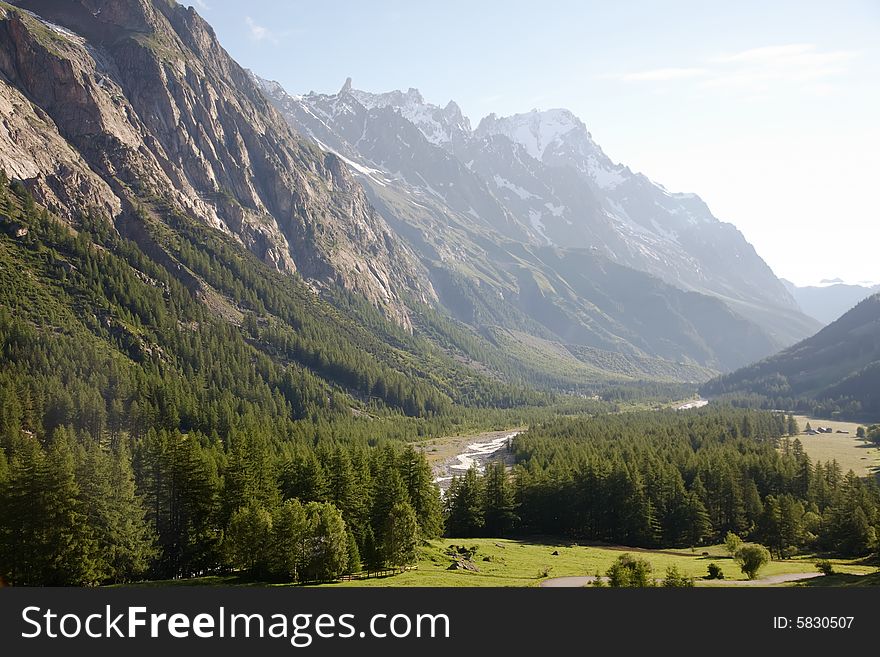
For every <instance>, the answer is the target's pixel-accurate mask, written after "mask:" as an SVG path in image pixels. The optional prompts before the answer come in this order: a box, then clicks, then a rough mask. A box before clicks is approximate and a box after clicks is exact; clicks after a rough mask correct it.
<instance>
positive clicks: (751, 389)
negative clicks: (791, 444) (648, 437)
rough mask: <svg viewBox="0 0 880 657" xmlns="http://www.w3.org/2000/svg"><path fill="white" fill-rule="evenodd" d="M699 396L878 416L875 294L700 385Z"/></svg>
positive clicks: (878, 305)
mask: <svg viewBox="0 0 880 657" xmlns="http://www.w3.org/2000/svg"><path fill="white" fill-rule="evenodd" d="M702 392H703V394H705V395H712V396H716V395H758V396H760V397H764V398H765V399H767V400H769V401H770V404H771V405H772V406H773V407H774V408H794V407H795V406H796V405H797V404H798V402H800V403H801V407H804V408H807V409H811V410H812V409H816V408H819V409H823V410H825V411H826V412H827V411H829V410H842V411H845V412H848V413H851V414H854V415H861V416H865V417H868V418H869V419H876V418H877V417H878V416H880V294H874V295H873V296H870V297H868V298H867V299H864V300H863V301H861V302H860V303H859V304H858V305H856V306H855V307H854V308H853V309H852V310H850V311H849V312H847V313H846V314H844V315H843V316H842V317H840V318H839V319H837V320H836V321H834V322H832V323H831V324H829V325H828V326H826V327H825V328H824V329H822V330H821V331H819V332H818V333H817V334H816V335H814V336H813V337H811V338H808V339H806V340H803V341H802V342H799V343H798V344H796V345H794V346H792V347H789V348H788V349H786V350H784V351H782V352H781V353H779V354H777V355H775V356H772V357H770V358H767V359H765V360H762V361H760V362H757V363H755V364H753V365H750V366H748V367H745V368H742V369H740V370H737V371H736V372H733V373H730V374H727V375H724V376H721V377H719V378H716V379H713V380H712V381H710V382H708V383H706V384H705V385H704V386H703V389H702Z"/></svg>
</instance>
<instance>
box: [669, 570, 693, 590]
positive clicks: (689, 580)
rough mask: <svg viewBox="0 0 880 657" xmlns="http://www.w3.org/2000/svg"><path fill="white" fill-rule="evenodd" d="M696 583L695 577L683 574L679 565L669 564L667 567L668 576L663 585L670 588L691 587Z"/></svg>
mask: <svg viewBox="0 0 880 657" xmlns="http://www.w3.org/2000/svg"><path fill="white" fill-rule="evenodd" d="M693 585H694V578H693V577H687V576H685V575H683V574H682V573H681V572H680V571H679V570H678V567H677V566H669V568H667V569H666V577H665V578H664V579H663V586H665V587H668V588H689V587H692V586H693Z"/></svg>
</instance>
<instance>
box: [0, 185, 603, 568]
mask: <svg viewBox="0 0 880 657" xmlns="http://www.w3.org/2000/svg"><path fill="white" fill-rule="evenodd" d="M141 211H142V212H143V213H144V216H145V218H144V226H145V227H146V230H147V231H148V235H147V236H148V237H149V239H150V240H152V242H153V243H154V244H155V250H154V257H151V256H150V255H148V254H147V253H146V252H144V250H142V249H141V248H139V247H138V246H137V245H135V244H134V243H133V242H130V241H127V240H125V239H123V238H121V237H120V236H119V235H118V233H116V232H115V231H114V230H113V229H112V227H111V226H110V225H109V224H107V223H106V222H104V221H101V220H99V219H93V218H89V217H83V219H82V221H81V223H80V225H79V226H78V227H77V228H76V229H74V228H72V227H70V226H69V225H68V224H66V223H64V222H62V221H60V220H59V219H58V218H56V217H53V216H52V215H51V214H50V213H49V212H47V211H46V210H45V209H44V208H40V207H38V206H37V205H36V204H35V203H34V200H33V199H32V197H31V196H30V194H29V193H28V192H27V190H26V189H25V188H24V187H23V186H22V185H20V184H17V183H16V184H13V185H9V183H8V180H7V179H6V177H5V175H4V174H2V173H0V214H2V217H3V226H2V228H3V231H2V234H0V364H2V368H0V409H2V413H0V576H2V577H3V578H5V579H7V580H8V581H11V582H13V583H30V584H40V583H43V584H46V583H56V584H64V583H70V584H92V583H102V582H110V581H127V580H131V579H133V578H138V577H143V576H162V577H180V576H189V575H194V574H197V573H201V572H208V571H216V570H218V569H221V570H222V569H223V568H232V567H236V568H245V569H249V570H254V571H255V572H256V571H259V572H260V573H263V574H271V575H273V576H279V577H286V578H288V579H290V578H293V579H307V578H325V577H328V576H335V575H336V574H339V573H340V572H342V570H340V568H354V567H356V566H355V565H354V564H355V562H356V559H355V556H357V555H360V558H361V559H362V560H363V561H364V563H366V564H367V565H369V566H371V567H380V566H382V565H384V564H389V563H392V562H393V558H395V557H390V556H388V555H389V554H392V553H393V551H394V550H396V549H397V548H396V547H394V548H393V550H392V548H391V547H388V546H385V547H383V545H384V544H383V540H384V538H383V537H384V535H385V534H384V532H385V531H386V524H387V523H388V522H391V521H390V520H389V517H390V516H389V514H391V513H392V511H393V512H394V514H395V515H394V517H395V518H398V517H401V518H403V520H401V522H404V521H405V522H406V523H409V524H408V525H407V526H409V527H411V526H412V523H411V522H410V520H412V519H413V518H415V521H416V522H417V523H418V527H419V531H420V532H421V534H419V535H420V536H422V537H429V536H432V535H435V534H436V533H437V532H438V531H439V528H440V525H439V524H438V519H437V507H438V504H439V498H438V492H437V489H436V487H435V486H434V485H433V484H432V481H431V477H430V470H429V469H428V468H427V465H426V463H425V461H424V458H423V457H422V456H421V455H417V454H415V453H414V452H412V451H409V452H407V453H406V454H405V455H401V454H402V453H401V450H400V447H399V445H400V443H397V442H396V441H395V439H411V438H415V437H417V436H419V435H437V434H441V433H446V432H454V431H456V430H459V429H461V428H463V427H467V426H471V425H472V424H475V423H491V422H493V421H501V422H521V421H523V420H524V419H526V418H528V417H529V414H530V413H541V412H544V411H541V406H542V405H546V404H547V403H548V402H549V401H550V397H549V396H548V395H546V394H542V393H537V392H530V391H527V390H526V389H524V388H518V387H513V386H510V385H507V384H503V383H500V382H498V381H496V380H493V379H491V378H490V377H487V376H485V375H482V374H478V373H477V372H475V371H474V370H472V369H470V368H468V367H466V366H463V365H461V364H459V363H457V362H456V361H454V360H453V359H451V358H449V357H448V356H446V355H445V353H444V352H441V351H440V350H438V349H436V348H433V347H431V346H430V345H429V343H427V342H426V341H424V340H418V339H416V338H413V337H412V336H410V335H409V334H407V333H406V332H405V331H403V330H401V329H400V328H399V327H397V326H396V325H394V324H392V323H389V322H388V321H387V320H385V319H384V318H383V317H382V316H381V315H379V314H377V313H375V312H373V313H372V314H370V311H369V310H368V309H364V308H360V309H359V306H356V305H355V301H354V300H353V299H351V298H346V297H341V298H340V301H339V303H340V306H343V305H344V306H345V307H346V309H347V310H346V312H345V313H343V312H340V311H339V310H338V308H336V307H334V306H332V305H330V304H328V303H326V302H324V301H321V300H320V299H319V298H318V297H317V296H316V295H315V294H314V293H313V292H311V291H310V290H309V289H308V288H307V287H306V286H305V285H304V284H303V283H302V282H301V281H300V280H299V279H297V278H295V277H290V276H287V275H284V274H280V273H278V272H274V271H272V270H271V269H270V268H268V267H266V266H265V265H264V264H262V263H260V262H258V261H257V260H256V259H255V258H254V256H252V255H251V254H249V253H248V252H247V251H245V250H244V249H242V248H241V247H240V246H238V245H236V244H235V243H234V242H233V241H232V240H229V239H228V238H225V237H223V236H222V235H219V234H218V233H216V232H212V231H209V230H208V229H203V228H200V227H198V226H195V225H192V224H190V223H188V222H186V220H185V219H183V218H181V217H177V216H175V215H172V214H169V217H171V218H173V221H170V222H168V223H162V224H159V223H157V222H151V221H150V220H149V219H148V218H146V215H147V212H146V210H143V209H142V210H141ZM160 244H161V245H162V246H160ZM359 313H360V314H359ZM360 316H363V319H362V320H358V319H357V318H358V317H360ZM435 323H436V324H437V326H438V327H442V323H441V322H440V320H439V319H438V320H436V322H435ZM437 330H438V331H440V330H441V329H440V328H438V329H437ZM441 334H442V333H441ZM380 336H381V339H380ZM529 404H537V405H538V406H528V405H529ZM590 405H592V406H598V404H597V403H596V402H589V401H586V400H585V401H583V402H581V404H580V408H581V409H585V408H589V407H590ZM514 407H515V408H514ZM505 408H509V409H511V410H510V411H509V412H510V413H511V415H510V416H508V417H505V416H504V414H505V412H506V411H505V410H504V409H505ZM376 445H390V446H388V447H387V448H383V449H382V450H376V449H372V447H373V446H376ZM395 445H397V446H395ZM401 459H402V460H401ZM331 462H332V464H331ZM322 464H323V465H322ZM325 469H326V476H325ZM398 470H400V477H401V479H398V478H396V476H395V475H394V474H392V471H393V472H397V471H398ZM346 473H348V474H346ZM340 477H342V478H344V479H345V481H339V478H340ZM401 482H403V488H401ZM353 491H356V493H355V492H353ZM402 491H405V492H402ZM294 499H296V500H297V501H296V502H294V501H292V500H294ZM310 501H311V502H316V503H319V502H320V503H328V504H332V506H314V505H313V506H308V503H309V502H310ZM297 505H300V506H297ZM302 505H305V506H302ZM377 505H378V506H377ZM407 505H409V506H407ZM300 507H302V508H300ZM355 507H356V508H355ZM410 507H411V508H410ZM242 509H243V510H242ZM239 511H240V513H239ZM236 514H238V515H236ZM247 514H255V515H251V516H249V515H247ZM279 514H280V515H279ZM413 514H414V515H413ZM248 518H250V520H248ZM255 518H256V519H257V520H259V521H260V522H264V525H265V526H263V529H264V530H266V531H268V527H269V526H270V525H271V526H273V527H274V526H276V525H278V523H281V525H282V526H283V525H284V523H288V524H290V523H293V525H292V526H294V528H293V529H289V531H291V532H294V529H296V528H298V529H296V531H297V532H300V533H299V534H296V533H295V532H294V534H290V535H288V534H285V536H283V537H282V536H278V537H276V538H277V541H292V540H294V538H291V536H294V537H295V536H301V535H304V534H302V532H306V533H308V532H331V533H332V532H333V531H335V532H336V534H335V536H336V538H335V539H334V540H337V539H338V540H339V541H342V544H343V547H344V548H345V550H344V552H345V555H348V556H346V557H345V559H342V557H339V558H338V559H337V557H338V556H339V555H337V557H333V559H336V561H333V560H332V559H331V560H330V561H327V560H326V559H325V558H324V557H322V556H314V555H312V556H310V557H309V556H303V557H302V560H305V561H303V562H302V563H299V562H298V563H297V564H296V565H295V567H294V566H293V565H289V564H288V566H285V568H287V570H283V569H282V570H279V568H280V566H278V565H277V564H275V565H273V564H274V562H272V563H270V561H271V560H270V558H269V557H268V556H266V557H265V558H264V559H263V560H262V561H261V562H260V563H259V564H255V563H251V562H247V563H244V562H243V561H241V559H240V558H239V557H236V556H235V555H239V556H241V555H243V554H251V555H252V554H253V551H252V550H250V549H245V548H241V547H240V546H239V543H237V542H236V541H239V540H252V539H253V535H252V534H251V533H249V532H250V529H253V523H254V522H257V520H255ZM272 518H275V519H276V520H277V522H276V523H275V524H271V523H272V520H271V519H272ZM395 522H396V520H395ZM242 524H243V525H242ZM242 526H244V527H248V528H250V529H248V530H247V531H245V529H242V528H241V527H242ZM334 528H335V529H334ZM279 531H280V530H279ZM285 531H287V530H285ZM242 533H244V535H245V536H244V537H241V538H236V536H239V535H241V534H242ZM264 539H265V537H264ZM275 540H276V539H272V541H275ZM272 541H269V540H268V539H265V540H263V539H260V541H259V543H260V544H261V545H263V544H266V545H270V544H272ZM237 546H238V547H237ZM340 549H342V548H340ZM383 550H392V552H385V551H383ZM340 554H341V553H340ZM327 559H329V557H327ZM389 560H392V561H389ZM337 562H338V563H339V564H341V565H338V567H337V566H332V564H333V563H337ZM309 564H311V565H309ZM316 564H323V565H321V566H320V568H330V570H320V568H319V566H318V565H316ZM327 564H331V565H327ZM346 564H350V565H346ZM291 569H292V570H291ZM316 569H318V570H316Z"/></svg>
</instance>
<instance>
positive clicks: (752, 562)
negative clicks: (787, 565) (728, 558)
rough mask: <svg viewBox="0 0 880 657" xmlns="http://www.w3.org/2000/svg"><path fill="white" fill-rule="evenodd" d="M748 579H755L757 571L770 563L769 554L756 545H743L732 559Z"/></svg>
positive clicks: (763, 548) (762, 547)
mask: <svg viewBox="0 0 880 657" xmlns="http://www.w3.org/2000/svg"><path fill="white" fill-rule="evenodd" d="M733 558H734V559H736V562H737V563H738V564H739V567H740V569H741V570H742V571H743V573H744V574H745V576H746V577H748V578H749V579H755V577H757V576H758V571H759V570H761V568H762V567H763V566H764V565H765V564H767V563H769V562H770V552H768V551H767V548H765V547H764V546H763V545H759V544H758V543H743V545H742V546H740V548H739V549H738V550H737V551H736V554H735V555H734V557H733Z"/></svg>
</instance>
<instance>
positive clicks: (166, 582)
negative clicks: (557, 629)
mask: <svg viewBox="0 0 880 657" xmlns="http://www.w3.org/2000/svg"><path fill="white" fill-rule="evenodd" d="M199 11H207V10H205V9H204V8H202V7H201V4H200V5H199V10H197V8H195V7H186V6H183V5H181V4H178V3H177V2H174V1H173V0H122V1H116V0H112V1H111V0H64V1H63V2H62V1H61V0H15V1H12V2H0V585H6V584H9V585H12V586H71V587H73V586H77V587H104V586H115V585H125V584H131V583H135V582H137V583H143V584H155V585H159V586H172V585H253V584H258V585H263V586H269V585H272V586H274V585H278V586H281V585H301V586H313V585H325V586H333V587H339V588H343V587H347V586H451V587H460V586H529V587H532V586H538V585H540V584H541V583H543V582H547V581H551V580H554V579H556V578H568V577H574V578H589V577H596V576H598V577H605V576H606V574H607V573H609V572H610V573H614V572H618V573H619V572H620V571H621V569H623V571H624V574H626V571H627V569H628V570H629V571H632V572H636V571H638V570H639V569H641V571H642V572H641V574H642V575H644V577H642V579H641V580H639V582H641V583H638V582H636V583H635V584H632V582H635V581H636V580H627V579H626V577H629V575H626V577H624V578H623V579H621V580H619V581H618V580H615V585H621V586H629V585H634V586H640V585H646V586H649V585H652V584H654V582H655V580H658V579H660V580H664V584H663V585H664V586H667V585H668V586H682V585H684V586H689V585H690V584H691V581H690V578H694V582H693V583H694V584H695V585H697V586H710V585H715V584H719V585H721V586H746V585H749V586H751V585H758V586H761V585H777V584H779V585H783V584H784V585H797V584H798V582H797V581H796V580H799V579H804V582H803V585H807V582H806V578H807V575H810V576H812V575H814V574H815V573H816V572H818V571H817V566H816V562H817V561H826V560H827V561H828V563H827V564H824V566H823V567H824V568H825V570H826V571H828V572H831V571H834V573H835V574H829V575H823V576H822V577H816V578H815V579H811V580H810V581H809V585H810V586H813V585H822V582H827V583H839V584H840V585H844V584H845V585H850V584H852V585H864V584H871V583H876V571H877V558H878V555H880V486H878V481H877V477H876V476H872V475H877V473H878V469H880V450H878V448H876V447H874V446H870V447H869V446H866V445H864V444H863V443H862V442H861V441H859V440H857V439H856V438H855V429H856V427H857V426H858V425H857V424H854V423H855V422H861V423H862V425H864V424H866V423H868V421H869V420H875V419H877V418H880V396H878V395H880V392H878V391H880V294H874V295H873V296H868V297H867V298H865V299H863V300H861V301H860V302H859V303H858V304H857V305H855V306H854V307H852V308H851V309H849V310H848V311H846V312H845V313H844V314H843V315H842V316H840V317H838V318H837V319H836V320H835V321H833V322H831V323H830V324H828V325H827V326H825V327H824V328H823V327H822V322H821V321H820V320H819V319H816V318H815V317H813V316H810V315H808V314H807V313H805V312H804V309H802V308H801V307H800V306H799V305H798V302H797V301H796V299H795V297H794V296H793V294H794V293H798V294H800V293H799V292H798V291H797V290H792V289H791V288H790V287H787V286H786V285H785V283H784V282H783V281H781V280H780V279H779V278H778V277H777V276H776V274H774V272H773V270H772V269H771V268H770V266H769V265H768V264H767V262H765V260H764V259H763V258H762V257H761V255H759V253H758V252H757V251H756V249H755V248H754V246H753V245H752V244H751V243H750V242H749V241H748V240H747V239H746V236H745V235H744V234H743V233H742V232H741V231H740V230H739V229H738V228H736V227H735V226H734V225H733V224H731V223H728V222H726V221H722V220H720V219H719V218H718V217H716V216H715V214H713V211H712V210H711V209H710V208H709V206H708V205H707V204H706V203H705V202H704V201H703V200H702V199H701V198H700V197H699V196H698V195H697V194H695V193H690V192H675V191H670V190H667V189H666V188H665V187H663V186H662V185H660V184H659V183H657V182H655V181H653V180H652V179H650V178H648V177H647V176H646V175H644V174H642V173H639V172H637V171H633V170H632V169H630V167H629V166H628V165H627V164H625V163H622V162H617V161H615V160H613V159H612V158H611V157H610V156H609V155H608V154H606V153H605V151H604V150H603V148H602V147H601V146H600V145H599V144H598V143H597V141H596V140H594V138H593V135H592V133H591V132H590V131H589V130H588V127H587V123H585V121H584V120H582V118H580V117H579V116H577V115H576V114H575V113H574V112H572V111H570V110H569V109H565V108H561V107H560V108H552V109H546V110H537V109H536V110H533V111H531V112H525V113H523V112H518V113H517V112H509V113H507V114H506V115H501V114H499V113H488V114H487V115H485V116H484V117H483V118H482V119H481V120H480V121H479V123H476V121H475V126H474V125H472V124H471V121H470V119H469V118H468V117H467V116H465V114H464V113H463V112H462V110H461V108H460V107H459V105H458V104H457V103H456V102H454V101H449V102H448V103H447V104H446V105H443V106H440V105H435V104H433V103H432V102H430V101H428V100H426V98H425V97H424V96H423V95H422V93H421V92H420V91H418V90H417V89H415V88H409V89H407V90H406V91H402V90H394V91H385V92H379V91H368V90H364V89H360V88H358V87H356V86H354V84H353V82H352V80H351V79H350V78H349V79H348V80H346V82H345V84H344V85H343V86H342V88H340V89H339V91H338V92H337V93H330V94H327V93H316V92H310V93H307V94H300V93H299V92H300V91H302V90H297V89H285V88H284V87H283V86H282V85H281V84H280V83H277V82H272V81H269V80H266V79H264V78H262V77H260V71H251V70H248V69H245V68H244V67H243V66H242V65H240V64H239V62H238V61H236V60H235V59H234V58H233V57H232V55H231V54H230V51H229V50H227V49H226V46H225V45H224V44H222V43H221V41H220V39H219V37H218V35H217V32H215V31H214V28H213V27H212V25H211V24H210V23H209V22H208V21H207V20H206V19H205V18H204V17H203V16H202V15H201V14H200V13H199ZM252 36H253V35H252ZM252 45H254V44H252ZM262 45H263V46H269V45H271V46H273V47H276V46H278V44H272V43H271V41H266V42H264V43H263V44H262ZM313 54H314V53H313ZM323 56H324V55H322V57H323ZM297 65H298V66H299V63H298V64H297ZM303 66H304V67H306V68H305V69H303V70H307V67H308V62H307V61H305V62H303ZM297 70H300V69H297ZM416 82H418V81H413V83H416ZM597 129H598V128H597ZM747 191H748V190H745V192H747ZM745 192H744V193H745ZM846 292H847V294H849V292H852V291H851V290H850V291H846ZM856 292H858V291H856ZM849 298H850V297H849V296H845V299H849ZM835 303H838V301H835ZM839 303H848V301H840V302H839ZM833 307H834V308H837V307H838V306H837V305H834V306H833ZM824 317H825V315H822V318H823V321H824ZM776 409H786V413H783V412H780V411H778V410H776ZM789 409H790V410H791V411H795V412H796V413H798V415H797V418H796V420H797V421H798V422H799V424H800V429H801V431H800V432H798V431H797V430H796V429H795V427H794V426H793V422H790V421H789V417H788V415H787V411H788V410H789ZM807 416H809V418H808V417H807ZM823 417H833V418H836V419H834V420H833V421H829V420H823V419H821V418H823ZM808 420H809V421H810V422H811V423H812V425H813V426H817V425H822V426H830V427H832V430H833V431H834V433H830V434H824V433H823V434H816V435H812V434H811V435H806V434H805V433H804V430H805V428H806V422H807V421H808ZM838 432H848V433H838ZM624 546H625V547H624ZM722 546H725V547H722ZM624 554H630V555H631V557H632V558H630V557H627V558H625V559H623V560H620V557H621V556H622V555H624ZM639 559H646V560H647V561H648V562H649V564H648V565H647V566H646V564H645V563H642V562H639V561H638V560H639ZM748 559H753V560H756V561H758V562H760V563H758V565H757V567H756V568H755V569H753V570H752V571H749V576H750V577H749V578H747V577H746V575H745V574H744V572H746V571H745V570H743V569H741V568H740V566H739V565H738V562H743V563H745V562H746V561H747V560H748ZM711 563H715V564H716V566H717V568H718V572H717V573H716V574H723V575H724V580H717V579H714V580H704V579H703V577H704V575H707V574H708V567H709V564H711ZM672 567H674V568H675V569H677V570H676V571H671V574H669V576H668V577H667V569H669V568H672ZM615 569H617V570H615ZM646 569H647V570H650V573H652V574H650V576H648V575H647V574H645V571H646ZM391 573H395V574H393V575H391ZM758 575H760V576H758ZM609 577H610V575H609ZM861 577H864V579H858V578H861ZM835 578H836V579H835ZM665 580H668V581H665ZM571 581H573V580H569V583H571ZM576 581H577V582H580V583H586V582H587V580H585V579H580V580H576ZM621 582H623V583H621ZM627 582H630V583H629V584H628V583H627Z"/></svg>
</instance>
